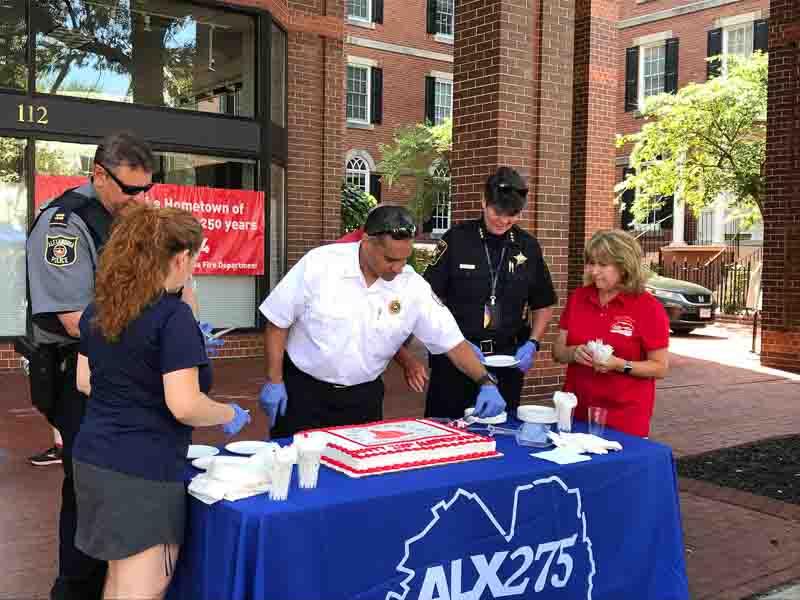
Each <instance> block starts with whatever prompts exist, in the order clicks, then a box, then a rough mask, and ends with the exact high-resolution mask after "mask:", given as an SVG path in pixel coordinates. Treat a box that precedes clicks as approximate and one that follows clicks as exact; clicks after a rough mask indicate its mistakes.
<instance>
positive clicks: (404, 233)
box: [367, 225, 417, 240]
mask: <svg viewBox="0 0 800 600" xmlns="http://www.w3.org/2000/svg"><path fill="white" fill-rule="evenodd" d="M416 234H417V226H416V225H400V226H398V227H387V228H385V229H380V230H378V231H372V232H368V233H367V235H371V236H379V235H388V236H391V238H392V239H393V240H409V239H411V238H413V237H414V236H415V235H416Z"/></svg>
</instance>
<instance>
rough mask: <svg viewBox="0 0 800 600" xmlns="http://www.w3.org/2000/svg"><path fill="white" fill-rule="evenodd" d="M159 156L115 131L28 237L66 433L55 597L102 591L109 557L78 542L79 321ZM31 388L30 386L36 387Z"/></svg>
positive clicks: (37, 318) (43, 345) (55, 405)
mask: <svg viewBox="0 0 800 600" xmlns="http://www.w3.org/2000/svg"><path fill="white" fill-rule="evenodd" d="M154 165H155V159H154V157H153V154H152V152H151V150H150V148H149V146H148V145H147V144H146V143H145V142H144V141H142V140H140V139H139V138H137V137H136V136H134V135H132V134H130V133H119V134H115V135H112V136H110V137H108V138H106V139H105V140H103V142H102V143H101V144H100V146H98V148H97V152H96V154H95V159H94V168H93V172H92V179H91V182H90V183H87V184H86V185H83V186H81V187H78V188H75V189H74V190H68V191H66V192H64V194H62V195H61V196H59V197H58V198H56V199H54V200H52V201H50V202H49V203H48V204H47V205H46V206H45V207H43V209H42V212H41V213H40V214H39V216H38V217H37V219H36V221H34V226H33V229H32V230H31V232H30V235H29V237H28V242H27V265H28V285H29V290H30V306H31V315H32V327H33V339H34V342H35V343H36V344H37V345H38V347H39V348H40V349H46V350H47V351H48V352H52V353H53V354H52V356H54V357H55V360H54V361H53V364H54V365H55V367H54V369H53V374H52V377H54V378H55V380H56V381H53V382H51V384H52V385H51V387H52V389H53V394H52V395H51V398H49V399H47V401H46V402H45V407H46V408H45V412H46V414H45V416H46V417H47V419H48V420H49V421H50V422H51V423H52V424H53V425H54V426H55V427H56V428H57V429H58V430H59V431H60V432H61V436H62V437H63V439H64V451H63V466H64V483H63V486H62V489H61V515H60V521H59V569H58V576H57V578H56V581H55V583H54V585H53V589H52V591H51V598H52V599H53V600H62V599H75V600H78V599H80V600H93V599H95V598H96V599H99V598H100V597H101V595H102V589H103V582H104V579H105V571H106V563H104V562H102V561H98V560H95V559H93V558H91V557H89V556H86V555H85V554H83V553H82V552H81V551H80V550H78V549H77V548H75V544H74V538H75V526H76V509H75V490H74V487H73V480H72V446H73V443H74V440H75V435H76V434H77V433H78V429H79V428H80V424H81V420H82V419H83V413H84V408H85V402H86V397H85V396H84V395H83V394H81V393H80V392H79V391H78V390H77V388H76V381H75V369H76V361H77V351H78V341H79V338H80V331H79V329H78V322H79V321H80V317H81V314H82V312H83V310H84V309H85V308H86V306H87V305H88V304H89V303H90V302H91V301H92V300H93V298H94V276H95V269H96V267H97V261H98V256H99V253H100V251H101V249H102V246H103V244H104V243H105V242H106V239H107V238H108V230H109V227H110V225H111V222H112V219H113V217H114V215H115V214H116V213H117V212H118V211H119V210H120V209H121V208H122V207H124V206H125V205H126V204H128V203H130V202H131V201H132V199H133V197H134V196H136V195H138V194H140V193H142V192H145V191H147V190H149V189H150V187H151V186H152V176H153V170H154ZM32 393H33V392H32Z"/></svg>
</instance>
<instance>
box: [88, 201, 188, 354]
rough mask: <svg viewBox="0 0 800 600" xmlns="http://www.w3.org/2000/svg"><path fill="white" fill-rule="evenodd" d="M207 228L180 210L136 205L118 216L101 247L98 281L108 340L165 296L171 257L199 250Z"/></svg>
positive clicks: (100, 322)
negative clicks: (204, 228)
mask: <svg viewBox="0 0 800 600" xmlns="http://www.w3.org/2000/svg"><path fill="white" fill-rule="evenodd" d="M202 244H203V228H202V227H201V226H200V223H199V222H198V221H197V219H196V218H195V217H194V216H193V215H192V213H190V212H188V211H185V210H181V209H179V208H152V207H150V206H147V205H145V204H136V205H133V206H131V207H130V208H126V209H125V211H124V212H123V213H122V214H121V215H120V216H119V217H118V218H117V220H116V221H115V222H114V225H113V227H112V229H111V236H110V237H109V239H108V242H106V245H105V246H104V247H103V252H102V254H101V256H100V263H99V265H98V268H97V277H96V281H95V306H96V308H97V314H96V316H95V318H94V324H95V325H96V326H97V327H99V329H100V332H101V333H102V334H103V337H105V338H106V339H107V340H109V341H115V340H117V339H119V336H120V334H121V333H122V332H123V330H124V329H125V328H126V327H127V326H128V324H129V323H130V322H131V321H133V320H134V319H136V318H137V317H138V316H139V315H140V314H142V311H144V309H145V308H146V307H147V306H148V305H150V304H152V303H153V302H155V301H156V300H157V299H158V298H160V297H161V295H162V294H163V293H164V281H165V279H166V278H167V276H168V275H169V269H170V261H171V260H172V258H173V257H174V256H175V255H177V254H179V253H181V252H184V251H186V250H188V251H189V252H190V254H191V255H195V254H197V253H198V252H199V251H200V247H201V245H202Z"/></svg>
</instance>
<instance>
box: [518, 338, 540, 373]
mask: <svg viewBox="0 0 800 600" xmlns="http://www.w3.org/2000/svg"><path fill="white" fill-rule="evenodd" d="M514 358H516V359H517V360H518V361H519V364H518V365H517V368H518V369H519V370H520V371H522V372H523V373H527V372H528V370H529V369H530V368H531V367H532V366H533V361H534V360H535V359H536V346H535V345H534V344H533V342H531V341H530V340H528V341H527V342H525V343H524V344H522V346H520V347H519V350H517V353H516V354H515V355H514Z"/></svg>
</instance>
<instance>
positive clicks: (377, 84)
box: [370, 67, 383, 124]
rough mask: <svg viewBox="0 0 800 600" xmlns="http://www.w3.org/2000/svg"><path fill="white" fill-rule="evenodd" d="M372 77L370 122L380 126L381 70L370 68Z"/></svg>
mask: <svg viewBox="0 0 800 600" xmlns="http://www.w3.org/2000/svg"><path fill="white" fill-rule="evenodd" d="M370 73H371V77H372V84H371V89H370V91H371V93H372V98H370V116H371V118H370V122H371V123H376V124H380V123H382V122H383V69H378V68H376V67H372V69H371V70H370Z"/></svg>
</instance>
